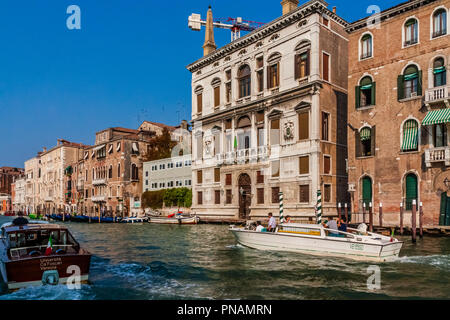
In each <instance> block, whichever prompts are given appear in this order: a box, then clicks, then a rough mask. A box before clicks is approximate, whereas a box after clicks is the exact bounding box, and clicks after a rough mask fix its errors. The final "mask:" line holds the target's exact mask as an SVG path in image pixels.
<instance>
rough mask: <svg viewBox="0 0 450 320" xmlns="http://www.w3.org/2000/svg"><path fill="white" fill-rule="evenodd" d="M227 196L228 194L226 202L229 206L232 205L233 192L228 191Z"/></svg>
mask: <svg viewBox="0 0 450 320" xmlns="http://www.w3.org/2000/svg"><path fill="white" fill-rule="evenodd" d="M226 194H227V198H226V202H227V204H230V203H231V198H232V194H231V190H227V193H226Z"/></svg>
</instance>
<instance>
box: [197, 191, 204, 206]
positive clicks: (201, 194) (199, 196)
mask: <svg viewBox="0 0 450 320" xmlns="http://www.w3.org/2000/svg"><path fill="white" fill-rule="evenodd" d="M197 203H198V204H203V192H202V191H198V192H197Z"/></svg>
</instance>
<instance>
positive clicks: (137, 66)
mask: <svg viewBox="0 0 450 320" xmlns="http://www.w3.org/2000/svg"><path fill="white" fill-rule="evenodd" d="M303 2H305V1H302V0H301V3H303ZM399 2H400V1H399V0H397V1H394V0H385V1H379V2H376V1H373V0H360V1H358V2H354V1H344V0H335V1H331V0H330V1H329V3H330V8H331V7H332V6H337V13H338V14H339V15H340V16H342V17H343V18H344V19H347V20H348V21H350V22H351V21H355V20H357V19H360V18H363V17H365V16H366V10H367V7H368V6H369V5H372V4H375V5H378V6H380V7H381V9H382V10H383V9H386V8H389V7H391V6H392V5H395V4H398V3H399ZM72 4H75V5H78V6H79V7H80V9H81V30H68V29H67V27H66V19H67V18H68V17H69V15H68V14H67V13H66V10H67V7H68V6H69V5H72ZM210 4H211V5H212V7H213V14H214V17H215V18H219V17H220V18H227V17H238V16H240V17H243V19H246V20H252V21H258V22H270V21H271V20H273V19H275V18H277V17H279V16H280V15H281V5H280V0H247V1H234V0H228V1H225V0H207V1H205V0H190V1H180V0H175V1H154V0H70V1H66V0H39V1H38V0H27V1H23V0H3V1H1V3H0V35H1V41H0V43H1V45H0V123H1V125H0V137H1V139H0V166H4V165H6V166H19V167H23V163H24V161H25V160H26V159H29V158H31V157H33V156H35V155H36V152H38V151H40V150H41V149H42V147H47V148H49V147H52V146H54V145H55V144H56V139H58V138H62V139H67V140H71V141H74V142H81V143H85V144H93V143H94V139H95V132H96V131H99V130H102V129H105V128H108V127H114V126H122V127H129V128H137V127H138V125H139V124H140V123H141V122H142V121H143V120H144V119H146V120H151V121H157V122H164V123H167V124H171V125H175V124H177V123H179V120H180V119H188V120H189V117H190V107H191V106H190V83H191V80H190V79H191V78H190V73H189V71H187V70H186V68H185V67H186V65H188V64H189V63H191V62H193V61H195V60H197V59H198V58H200V57H201V56H202V47H201V46H202V44H203V40H204V31H203V30H202V31H201V32H194V31H191V30H190V29H189V28H188V26H187V19H188V16H189V15H190V14H191V13H201V14H202V17H205V15H206V10H207V8H208V5H210ZM215 38H216V43H217V44H218V46H223V45H225V44H227V43H228V42H229V40H230V32H229V31H228V30H222V29H219V30H216V31H215Z"/></svg>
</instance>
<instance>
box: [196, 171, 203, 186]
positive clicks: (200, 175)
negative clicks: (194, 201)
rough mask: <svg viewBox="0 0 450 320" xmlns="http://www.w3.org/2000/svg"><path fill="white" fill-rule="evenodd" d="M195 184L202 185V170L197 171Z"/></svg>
mask: <svg viewBox="0 0 450 320" xmlns="http://www.w3.org/2000/svg"><path fill="white" fill-rule="evenodd" d="M197 183H198V184H202V183H203V172H202V170H198V171H197Z"/></svg>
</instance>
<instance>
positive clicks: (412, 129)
mask: <svg viewBox="0 0 450 320" xmlns="http://www.w3.org/2000/svg"><path fill="white" fill-rule="evenodd" d="M418 133H419V128H418V127H417V122H416V121H414V120H408V121H407V122H406V123H405V125H404V126H403V142H402V151H413V150H417V146H418Z"/></svg>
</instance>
